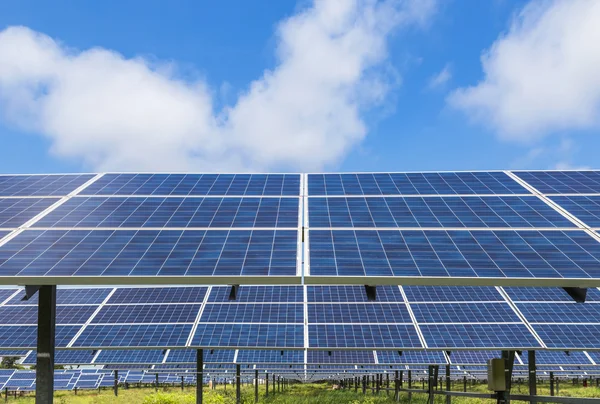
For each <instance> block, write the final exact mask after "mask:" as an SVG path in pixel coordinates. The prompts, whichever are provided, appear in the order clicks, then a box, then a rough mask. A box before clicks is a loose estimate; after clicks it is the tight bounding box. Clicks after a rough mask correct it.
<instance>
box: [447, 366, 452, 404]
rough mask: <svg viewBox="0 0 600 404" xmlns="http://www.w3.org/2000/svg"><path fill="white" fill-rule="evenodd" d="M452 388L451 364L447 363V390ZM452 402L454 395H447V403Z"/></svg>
mask: <svg viewBox="0 0 600 404" xmlns="http://www.w3.org/2000/svg"><path fill="white" fill-rule="evenodd" d="M450 390H452V386H451V384H450V365H446V391H450ZM450 403H452V396H450V395H447V396H446V404H450Z"/></svg>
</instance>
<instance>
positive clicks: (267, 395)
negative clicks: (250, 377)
mask: <svg viewBox="0 0 600 404" xmlns="http://www.w3.org/2000/svg"><path fill="white" fill-rule="evenodd" d="M265 386H266V390H265V397H269V374H268V373H266V377H265Z"/></svg>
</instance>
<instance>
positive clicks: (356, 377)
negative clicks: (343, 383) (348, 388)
mask: <svg viewBox="0 0 600 404" xmlns="http://www.w3.org/2000/svg"><path fill="white" fill-rule="evenodd" d="M358 379H359V378H358V376H355V377H354V392H355V393H358Z"/></svg>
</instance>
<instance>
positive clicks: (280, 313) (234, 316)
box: [200, 303, 304, 323]
mask: <svg viewBox="0 0 600 404" xmlns="http://www.w3.org/2000/svg"><path fill="white" fill-rule="evenodd" d="M200 322H201V323H302V322H304V306H303V305H301V304H236V303H224V304H207V305H206V306H205V307H204V311H203V312H202V317H201V318H200Z"/></svg>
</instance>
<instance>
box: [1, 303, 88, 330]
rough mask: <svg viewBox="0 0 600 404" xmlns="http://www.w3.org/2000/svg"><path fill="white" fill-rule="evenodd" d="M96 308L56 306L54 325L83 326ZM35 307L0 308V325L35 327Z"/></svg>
mask: <svg viewBox="0 0 600 404" xmlns="http://www.w3.org/2000/svg"><path fill="white" fill-rule="evenodd" d="M96 309H97V306H57V307H56V324H85V322H86V321H87V320H88V319H89V318H90V316H91V315H92V314H93V313H94V311H96ZM37 323H38V313H37V306H32V305H27V306H3V307H0V324H4V325H11V324H12V325H37Z"/></svg>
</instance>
